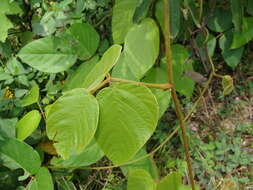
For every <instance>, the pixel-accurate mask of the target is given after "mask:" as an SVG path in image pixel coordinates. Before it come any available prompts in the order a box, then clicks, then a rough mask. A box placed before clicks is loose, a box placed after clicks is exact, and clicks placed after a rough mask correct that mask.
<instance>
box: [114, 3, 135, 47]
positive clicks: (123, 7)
mask: <svg viewBox="0 0 253 190" xmlns="http://www.w3.org/2000/svg"><path fill="white" fill-rule="evenodd" d="M138 2H139V0H128V1H122V0H116V1H115V4H114V7H113V14H112V37H113V41H114V43H116V44H121V43H123V42H124V39H125V36H126V34H127V32H128V30H129V29H130V28H131V27H132V26H133V16H134V12H135V8H136V7H137V5H138Z"/></svg>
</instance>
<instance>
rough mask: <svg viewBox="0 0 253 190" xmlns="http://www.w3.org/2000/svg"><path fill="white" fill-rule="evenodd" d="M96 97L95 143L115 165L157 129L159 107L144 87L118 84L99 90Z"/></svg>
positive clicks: (135, 150) (129, 155) (141, 145)
mask: <svg viewBox="0 0 253 190" xmlns="http://www.w3.org/2000/svg"><path fill="white" fill-rule="evenodd" d="M97 99H98V102H99V106H100V118H99V126H98V131H97V133H96V139H97V142H98V144H99V145H100V147H101V148H102V150H103V151H104V153H105V155H106V156H107V157H108V158H109V159H110V160H111V161H112V162H113V163H114V164H122V163H125V162H126V161H129V160H130V159H131V158H133V157H134V155H135V154H136V153H137V152H138V151H139V150H140V149H141V147H143V145H144V144H145V143H146V142H147V140H148V139H149V138H150V136H151V135H152V134H153V132H154V130H155V128H156V124H157V121H158V113H159V110H158V103H157V101H156V99H155V96H154V95H153V94H152V92H151V91H150V90H149V89H148V88H147V87H144V86H137V85H134V84H128V83H120V84H116V85H113V86H112V87H108V88H105V89H103V90H101V91H100V92H99V94H98V95H97ZM122 150H124V151H122Z"/></svg>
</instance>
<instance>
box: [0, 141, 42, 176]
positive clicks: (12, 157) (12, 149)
mask: <svg viewBox="0 0 253 190" xmlns="http://www.w3.org/2000/svg"><path fill="white" fill-rule="evenodd" d="M0 157H1V158H2V157H4V160H5V161H7V162H11V164H12V165H15V168H23V169H24V170H25V171H27V172H28V173H29V174H30V175H33V174H36V173H37V172H38V170H39V168H40V156H39V154H38V153H37V152H36V151H35V150H33V148H32V147H31V146H29V145H28V144H26V143H23V142H21V141H19V140H17V139H13V138H4V139H3V140H2V139H1V140H0Z"/></svg>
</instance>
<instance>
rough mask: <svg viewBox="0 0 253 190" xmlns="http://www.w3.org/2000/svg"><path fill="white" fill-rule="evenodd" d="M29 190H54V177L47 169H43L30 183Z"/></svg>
mask: <svg viewBox="0 0 253 190" xmlns="http://www.w3.org/2000/svg"><path fill="white" fill-rule="evenodd" d="M27 189H28V190H54V184H53V180H52V176H51V174H50V172H49V171H48V169H47V168H44V167H41V168H40V169H39V171H38V173H37V174H36V175H35V177H34V178H33V180H32V182H30V183H29V185H28V187H27Z"/></svg>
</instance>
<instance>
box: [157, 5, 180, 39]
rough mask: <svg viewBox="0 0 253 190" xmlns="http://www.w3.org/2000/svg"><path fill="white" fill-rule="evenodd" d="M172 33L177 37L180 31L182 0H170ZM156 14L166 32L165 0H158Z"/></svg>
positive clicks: (172, 36) (173, 36)
mask: <svg viewBox="0 0 253 190" xmlns="http://www.w3.org/2000/svg"><path fill="white" fill-rule="evenodd" d="M169 8H170V9H169V10H170V18H172V19H170V33H171V38H176V37H177V35H178V33H179V31H180V22H181V21H180V20H181V10H180V9H181V0H170V1H169ZM155 16H156V18H157V20H158V22H159V24H160V26H161V28H162V31H163V32H164V14H163V0H158V1H157V3H156V6H155Z"/></svg>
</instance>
